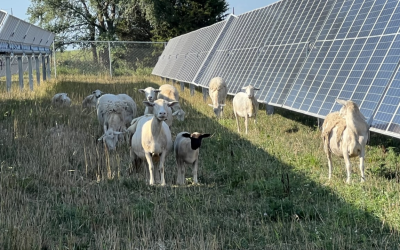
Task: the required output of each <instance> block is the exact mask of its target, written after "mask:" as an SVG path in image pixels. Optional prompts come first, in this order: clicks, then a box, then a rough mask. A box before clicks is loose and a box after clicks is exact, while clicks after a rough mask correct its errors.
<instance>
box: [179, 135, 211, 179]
mask: <svg viewBox="0 0 400 250" xmlns="http://www.w3.org/2000/svg"><path fill="white" fill-rule="evenodd" d="M207 137H210V134H201V133H198V132H194V133H192V134H190V133H188V132H181V133H179V134H178V135H177V136H176V138H175V142H174V152H175V158H176V165H177V170H178V174H177V178H176V184H177V185H184V184H185V170H186V169H185V163H187V164H192V166H193V169H192V173H193V182H194V183H195V184H197V183H198V180H197V170H198V164H199V149H200V146H201V140H202V139H203V138H207Z"/></svg>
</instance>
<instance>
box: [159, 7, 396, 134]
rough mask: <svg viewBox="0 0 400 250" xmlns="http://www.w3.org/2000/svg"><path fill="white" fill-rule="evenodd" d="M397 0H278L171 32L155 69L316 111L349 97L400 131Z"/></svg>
mask: <svg viewBox="0 0 400 250" xmlns="http://www.w3.org/2000/svg"><path fill="white" fill-rule="evenodd" d="M399 28H400V1H398V0H387V1H385V0H382V1H376V0H330V1H323V0H281V1H279V2H276V3H274V4H271V5H269V6H266V7H264V8H260V9H257V10H254V11H250V12H247V13H244V14H242V15H239V16H234V15H230V16H229V17H228V18H227V19H226V20H224V21H222V22H219V23H216V24H214V25H211V26H208V27H205V28H202V29H199V30H196V31H193V32H191V33H188V34H184V35H181V36H179V37H175V38H173V39H171V40H170V41H169V43H168V45H167V46H166V48H165V50H164V52H163V53H162V55H161V56H160V58H159V61H158V63H157V65H156V67H155V68H154V70H153V74H154V75H158V76H161V77H164V78H168V79H173V80H176V81H180V82H188V83H190V84H194V85H197V86H201V87H203V88H207V87H208V82H209V80H210V79H211V78H212V77H215V76H221V77H223V78H225V79H226V82H227V83H228V87H229V94H231V95H234V94H236V93H237V92H239V91H240V89H241V88H242V87H243V86H246V85H249V84H252V85H253V86H255V87H257V88H260V89H261V90H260V91H257V93H256V97H257V99H258V101H259V102H260V103H265V104H269V105H273V106H277V107H284V108H287V109H290V110H294V111H297V112H301V113H304V114H307V115H311V116H315V117H318V118H325V116H326V115H327V114H328V113H330V112H333V111H338V110H339V108H340V106H339V105H338V104H336V103H335V99H336V98H340V99H345V100H348V99H351V100H353V101H354V102H356V103H357V104H358V105H359V106H360V109H361V112H362V113H363V114H364V116H365V117H366V118H367V121H368V122H369V123H370V124H371V126H372V127H371V130H372V131H375V132H379V133H383V134H387V135H390V136H394V137H398V138H400V72H399V65H400V64H399V62H400V33H399Z"/></svg>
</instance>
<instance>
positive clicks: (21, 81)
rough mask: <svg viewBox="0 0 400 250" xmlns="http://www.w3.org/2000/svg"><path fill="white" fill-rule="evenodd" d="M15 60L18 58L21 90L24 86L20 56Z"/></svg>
mask: <svg viewBox="0 0 400 250" xmlns="http://www.w3.org/2000/svg"><path fill="white" fill-rule="evenodd" d="M17 60H18V78H19V88H20V89H21V90H22V89H23V88H24V71H23V70H22V56H18V57H17Z"/></svg>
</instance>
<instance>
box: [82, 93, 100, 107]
mask: <svg viewBox="0 0 400 250" xmlns="http://www.w3.org/2000/svg"><path fill="white" fill-rule="evenodd" d="M101 95H103V92H102V91H100V90H98V89H96V90H95V91H93V92H92V94H90V95H88V96H86V97H85V99H83V101H82V108H96V104H97V100H98V99H99V98H100V96H101Z"/></svg>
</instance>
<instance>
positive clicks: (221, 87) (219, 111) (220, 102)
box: [208, 77, 228, 118]
mask: <svg viewBox="0 0 400 250" xmlns="http://www.w3.org/2000/svg"><path fill="white" fill-rule="evenodd" d="M208 88H209V95H210V98H211V101H212V104H208V105H209V106H211V107H213V110H214V114H215V115H216V116H217V118H219V117H222V115H223V111H224V106H225V100H226V96H227V95H228V88H227V85H226V83H225V81H224V79H223V78H222V77H214V78H212V79H211V81H210V83H209V86H208Z"/></svg>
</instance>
